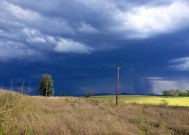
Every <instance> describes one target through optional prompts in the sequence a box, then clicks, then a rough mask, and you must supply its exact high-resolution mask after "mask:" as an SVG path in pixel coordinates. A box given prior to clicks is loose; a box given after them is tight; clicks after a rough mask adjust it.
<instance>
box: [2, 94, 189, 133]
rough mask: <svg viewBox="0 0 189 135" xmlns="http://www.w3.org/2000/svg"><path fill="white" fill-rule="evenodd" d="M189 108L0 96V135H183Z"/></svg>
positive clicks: (188, 122) (188, 125) (188, 128)
mask: <svg viewBox="0 0 189 135" xmlns="http://www.w3.org/2000/svg"><path fill="white" fill-rule="evenodd" d="M188 113H189V108H187V107H168V106H163V105H160V106H153V105H138V104H125V103H123V102H121V103H120V104H119V106H118V107H117V108H115V106H114V103H113V102H101V101H97V100H93V99H84V98H73V97H64V98H62V97H49V98H45V97H28V96H22V95H20V94H16V93H12V92H0V134H14V135H16V134H18V135H20V134H24V135H25V134H26V135H31V134H32V135H33V134H36V135H38V134H49V135H51V134H53V135H60V134H63V135H64V134H65V135H98V134H99V135H103V134H104V135H142V134H147V135H159V134H161V135H177V134H180V135H187V134H189V117H188V116H189V114H188Z"/></svg>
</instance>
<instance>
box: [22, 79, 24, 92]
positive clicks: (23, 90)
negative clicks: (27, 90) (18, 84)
mask: <svg viewBox="0 0 189 135" xmlns="http://www.w3.org/2000/svg"><path fill="white" fill-rule="evenodd" d="M22 94H23V95H24V81H22Z"/></svg>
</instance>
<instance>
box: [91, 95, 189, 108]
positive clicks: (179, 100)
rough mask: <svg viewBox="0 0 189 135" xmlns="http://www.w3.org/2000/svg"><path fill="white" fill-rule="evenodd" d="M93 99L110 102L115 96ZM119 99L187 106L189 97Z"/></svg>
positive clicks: (140, 102)
mask: <svg viewBox="0 0 189 135" xmlns="http://www.w3.org/2000/svg"><path fill="white" fill-rule="evenodd" d="M93 99H94V100H98V101H102V102H112V101H114V100H115V96H96V97H93ZM119 101H120V102H124V103H138V104H155V105H158V104H164V103H165V102H166V103H167V105H168V106H189V97H163V96H123V95H121V96H119Z"/></svg>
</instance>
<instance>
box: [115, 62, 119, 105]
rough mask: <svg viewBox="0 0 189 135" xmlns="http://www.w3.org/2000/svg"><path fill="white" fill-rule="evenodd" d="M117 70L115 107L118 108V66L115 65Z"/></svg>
mask: <svg viewBox="0 0 189 135" xmlns="http://www.w3.org/2000/svg"><path fill="white" fill-rule="evenodd" d="M116 68H117V77H116V107H117V106H118V90H119V70H120V64H117V65H116Z"/></svg>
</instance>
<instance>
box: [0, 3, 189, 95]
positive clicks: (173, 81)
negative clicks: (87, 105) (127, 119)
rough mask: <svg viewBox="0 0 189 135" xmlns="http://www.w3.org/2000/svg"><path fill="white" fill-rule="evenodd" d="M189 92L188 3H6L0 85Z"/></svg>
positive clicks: (0, 16) (0, 7) (0, 18)
mask: <svg viewBox="0 0 189 135" xmlns="http://www.w3.org/2000/svg"><path fill="white" fill-rule="evenodd" d="M117 63H119V64H121V65H122V67H121V69H120V91H119V92H120V93H122V92H124V93H132V94H148V93H150V92H153V93H157V94H159V93H161V91H162V90H164V89H189V2H188V0H145V1H142V0H120V1H116V0H53V1H48V0H40V1H38V0H29V1H24V0H1V1H0V85H1V87H2V88H4V89H10V83H11V80H12V85H13V89H14V90H15V91H19V90H20V87H21V84H22V81H24V88H25V91H26V92H27V91H28V86H29V82H30V83H31V88H32V91H31V94H37V89H38V87H39V79H40V76H41V75H42V74H44V73H48V74H51V75H52V77H53V79H54V87H55V95H60V94H61V93H62V92H63V93H66V94H67V95H80V94H85V93H86V91H88V90H92V91H93V93H114V91H115V77H116V68H115V64H117Z"/></svg>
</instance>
